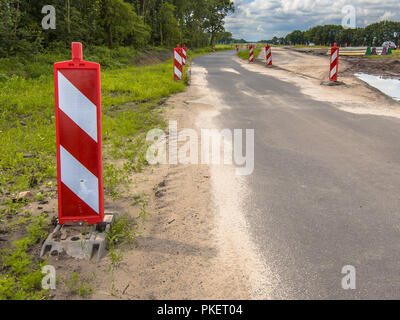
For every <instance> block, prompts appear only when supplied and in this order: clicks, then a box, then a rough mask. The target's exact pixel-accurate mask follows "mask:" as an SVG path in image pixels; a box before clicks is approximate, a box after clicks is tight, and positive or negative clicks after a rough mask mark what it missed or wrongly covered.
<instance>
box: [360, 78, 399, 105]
mask: <svg viewBox="0 0 400 320" xmlns="http://www.w3.org/2000/svg"><path fill="white" fill-rule="evenodd" d="M355 76H356V77H357V78H359V79H360V80H362V81H365V82H366V83H368V84H369V85H370V86H373V87H375V88H377V89H378V90H380V91H382V92H383V93H384V94H386V95H388V96H389V97H392V98H393V99H394V100H396V101H400V80H398V79H390V78H388V79H385V78H383V77H381V76H373V75H370V74H366V73H356V74H355Z"/></svg>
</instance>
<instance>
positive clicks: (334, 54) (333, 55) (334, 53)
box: [331, 50, 338, 63]
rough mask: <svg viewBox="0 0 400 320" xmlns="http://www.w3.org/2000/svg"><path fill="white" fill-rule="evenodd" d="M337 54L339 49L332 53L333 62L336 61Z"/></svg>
mask: <svg viewBox="0 0 400 320" xmlns="http://www.w3.org/2000/svg"><path fill="white" fill-rule="evenodd" d="M337 55H338V50H335V51H334V52H333V54H332V58H331V63H332V62H333V61H335V59H336V57H337Z"/></svg>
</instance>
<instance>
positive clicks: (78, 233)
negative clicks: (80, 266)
mask: <svg viewBox="0 0 400 320" xmlns="http://www.w3.org/2000/svg"><path fill="white" fill-rule="evenodd" d="M114 217H115V214H114V213H107V214H105V215H104V221H103V222H102V223H100V224H97V225H93V226H67V225H57V227H56V228H55V230H54V231H53V232H52V233H51V234H50V235H49V236H48V238H47V239H46V241H45V242H44V244H43V247H42V250H41V252H40V257H43V256H44V255H46V254H47V253H49V254H50V255H52V256H56V255H60V254H62V253H63V252H65V253H66V254H67V255H68V256H70V257H73V258H75V259H79V260H83V259H86V260H91V259H92V258H93V257H94V256H95V255H96V256H97V257H96V263H98V262H99V261H100V259H101V258H102V257H103V256H104V253H105V250H106V246H107V238H106V233H107V232H108V231H109V230H110V228H111V225H112V224H113V223H114Z"/></svg>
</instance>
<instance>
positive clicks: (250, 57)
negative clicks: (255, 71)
mask: <svg viewBox="0 0 400 320" xmlns="http://www.w3.org/2000/svg"><path fill="white" fill-rule="evenodd" d="M249 62H250V63H253V62H254V46H253V45H250V47H249Z"/></svg>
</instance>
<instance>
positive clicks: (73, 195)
mask: <svg viewBox="0 0 400 320" xmlns="http://www.w3.org/2000/svg"><path fill="white" fill-rule="evenodd" d="M54 83H55V103H56V130H57V175H58V213H59V223H60V224H75V223H88V224H95V223H100V222H102V221H103V219H104V192H103V165H102V151H101V150H102V136H101V85H100V65H99V64H97V63H93V62H87V61H83V60H82V44H81V43H77V42H74V43H72V60H71V61H65V62H59V63H55V64H54Z"/></svg>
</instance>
